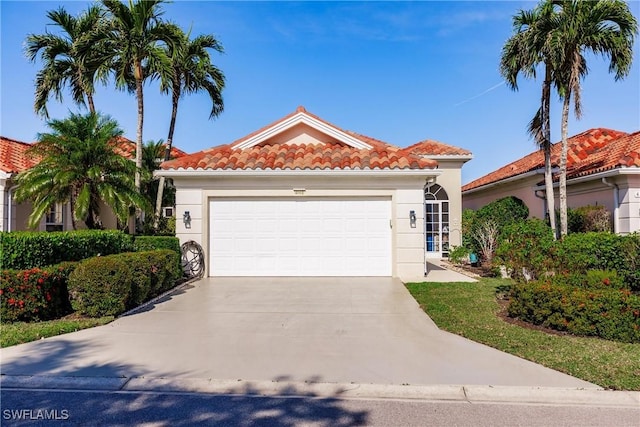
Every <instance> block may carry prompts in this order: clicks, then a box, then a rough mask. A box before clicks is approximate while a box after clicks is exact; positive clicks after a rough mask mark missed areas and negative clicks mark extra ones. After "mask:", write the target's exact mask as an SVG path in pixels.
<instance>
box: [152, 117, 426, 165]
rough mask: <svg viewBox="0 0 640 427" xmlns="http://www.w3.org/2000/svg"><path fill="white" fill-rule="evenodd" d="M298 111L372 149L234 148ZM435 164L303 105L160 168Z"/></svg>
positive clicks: (263, 144)
mask: <svg viewBox="0 0 640 427" xmlns="http://www.w3.org/2000/svg"><path fill="white" fill-rule="evenodd" d="M299 113H304V114H305V115H307V116H309V117H311V118H313V119H315V120H318V121H320V122H321V123H323V124H324V125H327V126H330V127H331V128H333V129H334V130H336V131H339V132H342V133H344V134H346V135H348V136H350V137H353V138H355V139H357V140H359V141H360V142H363V143H365V144H368V145H369V146H371V148H370V149H368V148H355V147H352V146H350V145H348V144H346V143H341V142H337V141H334V142H327V143H322V144H318V143H317V141H313V142H311V143H309V144H305V143H300V144H295V143H294V144H288V143H273V142H270V141H269V140H268V139H267V140H265V141H263V142H261V143H258V144H257V145H254V146H250V147H247V148H234V147H237V146H238V145H241V144H242V143H243V142H245V141H247V140H249V139H251V138H252V137H255V136H257V135H260V134H261V133H263V132H265V131H267V130H269V129H270V128H274V127H276V126H277V125H279V124H281V123H283V122H285V121H287V120H288V119H290V118H292V117H294V116H295V115H296V114H299ZM435 167H437V162H435V161H433V160H429V159H424V158H421V157H420V156H417V155H414V154H411V153H407V152H405V151H404V150H402V149H401V148H399V147H396V146H393V145H390V144H387V143H385V142H382V141H380V140H377V139H374V138H371V137H368V136H365V135H361V134H359V133H355V132H351V131H345V130H343V129H340V128H338V127H337V126H335V125H333V124H331V123H329V122H327V121H325V120H323V119H320V118H319V117H318V116H316V115H314V114H311V113H309V112H307V111H306V110H305V109H304V107H298V109H297V110H296V111H295V112H293V113H291V114H288V115H286V116H285V117H283V118H281V119H280V120H277V121H275V122H273V123H271V124H270V125H267V126H265V127H262V128H261V129H259V130H257V131H255V132H252V133H250V134H249V135H247V136H245V137H242V138H240V139H238V140H236V141H234V142H233V143H231V144H229V145H220V146H217V147H212V148H209V149H206V150H202V151H199V152H197V153H194V154H190V155H187V156H184V157H182V158H180V159H176V160H171V161H168V162H164V163H163V164H162V165H161V168H162V169H208V170H262V169H290V170H294V169H301V170H302V169H305V170H311V169H426V168H429V169H431V168H435Z"/></svg>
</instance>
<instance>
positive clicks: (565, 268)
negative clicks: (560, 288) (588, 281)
mask: <svg viewBox="0 0 640 427" xmlns="http://www.w3.org/2000/svg"><path fill="white" fill-rule="evenodd" d="M555 246H556V249H555V251H554V260H553V261H554V262H553V269H554V270H555V271H556V272H557V273H560V274H567V273H576V272H581V273H586V272H587V271H589V270H615V271H616V272H617V273H618V276H620V278H621V279H622V280H623V282H624V283H625V285H626V287H627V288H629V289H631V290H632V291H635V292H638V291H640V234H638V233H634V234H629V235H626V236H620V235H617V234H613V233H576V234H569V235H567V236H565V238H564V239H563V240H562V241H559V242H557V244H556V245H555Z"/></svg>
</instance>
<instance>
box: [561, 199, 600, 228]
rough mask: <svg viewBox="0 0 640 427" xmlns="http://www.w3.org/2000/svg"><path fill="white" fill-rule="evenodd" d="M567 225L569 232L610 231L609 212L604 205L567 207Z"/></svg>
mask: <svg viewBox="0 0 640 427" xmlns="http://www.w3.org/2000/svg"><path fill="white" fill-rule="evenodd" d="M558 215H559V213H558ZM558 218H559V217H558ZM558 222H559V220H558ZM567 225H568V229H569V233H588V232H591V231H596V232H603V231H611V214H610V213H609V211H607V209H606V208H605V207H604V206H582V207H579V208H576V209H567Z"/></svg>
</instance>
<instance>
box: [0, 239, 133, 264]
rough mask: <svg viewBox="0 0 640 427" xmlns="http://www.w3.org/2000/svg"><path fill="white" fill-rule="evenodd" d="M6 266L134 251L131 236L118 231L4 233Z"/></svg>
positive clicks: (1, 256) (1, 259)
mask: <svg viewBox="0 0 640 427" xmlns="http://www.w3.org/2000/svg"><path fill="white" fill-rule="evenodd" d="M0 247H2V251H1V254H0V263H1V265H2V268H3V269H17V270H23V269H30V268H35V267H46V266H49V265H55V264H59V263H61V262H63V261H80V260H83V259H86V258H90V257H94V256H97V255H110V254H116V253H120V252H129V251H131V250H133V243H132V238H131V236H130V235H128V234H125V233H123V232H121V231H116V230H78V231H62V232H44V231H43V232H30V231H15V232H10V233H0Z"/></svg>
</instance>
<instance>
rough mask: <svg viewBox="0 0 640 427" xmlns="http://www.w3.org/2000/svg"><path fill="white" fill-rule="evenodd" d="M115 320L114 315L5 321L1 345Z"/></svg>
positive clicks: (64, 332)
mask: <svg viewBox="0 0 640 427" xmlns="http://www.w3.org/2000/svg"><path fill="white" fill-rule="evenodd" d="M112 320H113V316H107V317H100V318H96V319H57V320H49V321H46V322H31V323H25V322H16V323H3V324H2V325H1V326H0V347H9V346H12V345H16V344H22V343H25V342H29V341H36V340H39V339H41V338H47V337H52V336H55V335H61V334H66V333H69V332H75V331H79V330H80V329H87V328H93V327H94V326H100V325H105V324H107V323H109V322H111V321H112Z"/></svg>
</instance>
